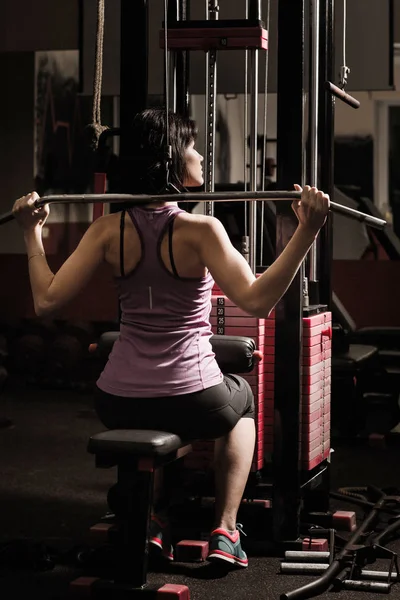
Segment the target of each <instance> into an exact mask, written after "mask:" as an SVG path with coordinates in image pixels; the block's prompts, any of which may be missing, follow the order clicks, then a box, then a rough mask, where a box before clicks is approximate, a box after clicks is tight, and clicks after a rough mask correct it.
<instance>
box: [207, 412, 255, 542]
mask: <svg viewBox="0 0 400 600" xmlns="http://www.w3.org/2000/svg"><path fill="white" fill-rule="evenodd" d="M255 435H256V433H255V423H254V419H249V418H242V419H240V421H239V422H238V423H237V425H236V426H235V427H234V428H233V429H232V431H230V432H229V433H228V434H227V435H226V436H224V437H222V438H219V439H218V440H216V442H215V454H214V456H215V489H216V494H215V496H216V498H215V526H216V527H222V528H223V529H226V530H228V531H235V529H236V516H237V512H238V510H239V505H240V503H241V501H242V497H243V492H244V488H245V487H246V483H247V479H248V476H249V472H250V468H251V463H252V461H253V455H254V444H255Z"/></svg>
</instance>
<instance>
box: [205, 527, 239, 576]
mask: <svg viewBox="0 0 400 600" xmlns="http://www.w3.org/2000/svg"><path fill="white" fill-rule="evenodd" d="M241 533H242V534H243V535H246V534H245V533H244V531H243V529H242V525H240V524H239V523H238V524H237V525H236V531H235V532H234V533H230V532H229V531H227V530H226V529H222V528H221V527H219V528H218V529H214V531H212V532H211V537H210V544H209V553H208V556H207V560H211V561H225V562H228V563H231V564H233V565H236V566H238V567H247V566H248V564H249V561H248V560H247V555H246V553H245V552H244V550H243V549H242V546H241V544H240V534H241Z"/></svg>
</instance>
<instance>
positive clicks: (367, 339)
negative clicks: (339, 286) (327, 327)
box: [332, 292, 400, 350]
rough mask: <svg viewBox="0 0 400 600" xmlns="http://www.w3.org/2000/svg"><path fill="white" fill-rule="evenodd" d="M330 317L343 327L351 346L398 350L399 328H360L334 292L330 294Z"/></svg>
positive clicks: (399, 343)
mask: <svg viewBox="0 0 400 600" xmlns="http://www.w3.org/2000/svg"><path fill="white" fill-rule="evenodd" d="M332 315H333V318H334V320H335V321H336V322H337V323H339V324H340V325H341V327H343V329H344V330H345V331H346V332H347V334H348V336H349V340H350V343H352V344H368V345H374V346H378V348H379V350H384V349H386V350H387V349H391V350H394V349H399V350H400V327H361V328H360V329H358V328H357V324H356V323H355V321H354V320H353V318H352V317H351V315H350V313H349V312H348V311H347V310H346V308H345V306H344V305H343V304H342V302H341V301H340V299H339V298H338V296H337V295H336V294H335V292H333V293H332Z"/></svg>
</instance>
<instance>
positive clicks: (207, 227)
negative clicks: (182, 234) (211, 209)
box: [177, 212, 224, 237]
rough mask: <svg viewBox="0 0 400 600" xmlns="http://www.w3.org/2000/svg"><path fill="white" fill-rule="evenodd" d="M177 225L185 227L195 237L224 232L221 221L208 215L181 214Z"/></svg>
mask: <svg viewBox="0 0 400 600" xmlns="http://www.w3.org/2000/svg"><path fill="white" fill-rule="evenodd" d="M177 224H178V226H179V225H180V226H181V227H185V229H187V231H188V232H189V231H190V234H191V235H193V236H196V237H197V236H199V237H203V236H204V235H205V234H207V233H217V232H218V231H219V230H224V226H223V225H222V223H221V221H219V220H218V219H217V218H216V217H210V216H208V215H196V214H192V213H186V212H185V213H180V214H179V215H178V217H177Z"/></svg>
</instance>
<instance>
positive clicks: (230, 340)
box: [97, 331, 256, 374]
mask: <svg viewBox="0 0 400 600" xmlns="http://www.w3.org/2000/svg"><path fill="white" fill-rule="evenodd" d="M118 337H119V331H108V332H107V333H103V334H102V335H101V337H100V339H99V342H98V345H97V352H98V355H99V356H100V357H102V358H104V359H107V358H108V355H109V354H110V352H111V349H112V347H113V344H114V342H116V340H117V339H118ZM211 346H212V349H213V352H214V353H215V358H216V361H217V363H218V365H219V368H220V369H221V371H222V372H223V373H236V374H238V373H249V372H250V371H252V370H253V368H254V357H253V354H254V351H255V349H256V344H255V342H254V340H253V339H252V338H250V337H244V336H236V335H213V336H212V337H211Z"/></svg>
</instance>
